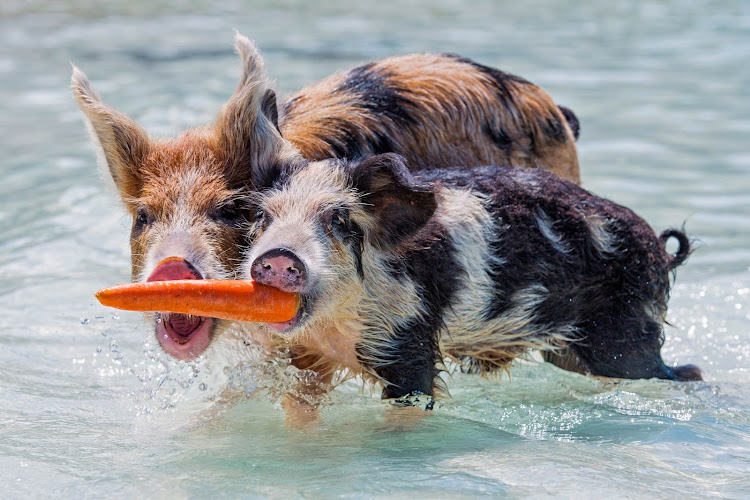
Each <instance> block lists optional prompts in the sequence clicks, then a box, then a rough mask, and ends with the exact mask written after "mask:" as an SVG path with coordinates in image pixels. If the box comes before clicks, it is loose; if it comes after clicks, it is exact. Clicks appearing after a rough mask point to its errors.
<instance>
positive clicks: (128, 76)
mask: <svg viewBox="0 0 750 500" xmlns="http://www.w3.org/2000/svg"><path fill="white" fill-rule="evenodd" d="M208 5H209V2H202V1H197V0H196V1H187V0H185V1H182V2H165V1H160V0H152V1H149V2H145V1H143V0H137V1H132V2H128V3H127V7H122V6H120V7H114V6H110V5H103V4H102V3H101V2H96V1H94V0H76V1H72V2H43V1H40V0H38V1H20V0H19V1H16V0H9V1H7V0H6V1H4V2H3V3H2V4H0V14H1V17H0V93H1V94H0V95H1V96H2V99H0V158H1V160H0V492H1V493H2V497H4V498H6V497H7V498H27V497H29V496H33V497H67V498H69V497H84V498H88V497H103V496H107V497H133V496H136V495H140V496H147V497H160V496H165V495H166V496H169V497H178V498H179V497H221V496H224V497H232V498H236V497H272V498H287V497H312V498H319V497H330V496H347V497H357V498H361V497H396V498H405V497H415V496H417V497H423V496H424V497H442V498H454V497H474V496H482V495H493V496H507V497H512V498H520V497H548V496H561V497H569V498H573V497H575V498H602V497H607V498H610V497H646V496H649V497H662V498H675V497H688V498H697V497H727V498H749V497H750V175H748V174H750V140H749V137H750V93H749V91H748V89H750V4H748V3H747V2H743V1H737V2H708V1H695V2H690V3H687V2H682V1H653V2H626V1H614V2H588V1H581V2H575V3H569V2H532V3H528V2H491V1H483V2H473V3H471V4H464V3H461V2H457V1H455V0H454V1H448V2H435V1H430V2H427V1H413V2H387V3H384V5H380V4H378V5H374V2H373V3H372V5H369V6H358V5H354V4H353V3H352V2H338V1H332V0H327V1H325V2H323V3H316V4H315V5H314V6H313V3H312V2H299V3H297V2H291V1H286V2H257V3H255V4H254V5H247V4H246V3H245V2H239V1H235V2H223V3H222V8H221V9H219V8H216V7H209V6H208ZM233 28H237V29H239V30H240V31H242V32H243V33H244V34H247V35H249V36H250V37H252V38H254V39H256V41H257V42H258V44H259V46H260V48H261V50H262V51H263V53H264V56H265V58H266V62H267V65H268V67H269V71H270V73H271V75H272V76H273V77H274V78H276V79H277V81H278V89H279V91H280V93H281V94H289V93H291V92H292V91H294V90H295V89H298V88H300V87H301V86H302V85H304V84H306V83H308V82H311V81H314V80H316V79H318V78H322V77H323V76H325V75H328V74H330V73H331V72H333V71H336V70H342V69H345V68H348V67H351V66H353V65H354V64H357V63H360V62H363V61H366V60H369V59H374V58H378V57H383V56H387V55H391V54H397V53H407V52H425V51H430V52H443V51H447V52H458V53H461V54H464V55H467V56H470V57H473V58H475V59H477V60H478V61H480V62H482V63H485V64H489V65H493V66H497V67H500V68H502V69H504V70H507V71H511V72H514V73H516V74H519V75H522V76H524V77H526V78H528V79H530V80H531V81H533V82H535V83H537V84H540V85H541V86H543V87H544V88H545V89H546V90H547V91H548V92H549V93H550V94H551V95H552V96H553V97H554V98H555V100H556V101H557V102H559V103H560V104H564V105H566V106H568V107H570V108H571V109H573V110H574V111H575V112H576V113H577V115H578V117H579V119H580V121H581V124H582V135H581V139H580V141H579V151H580V156H581V165H582V170H583V179H584V183H585V185H586V187H588V188H589V189H591V190H593V191H594V192H596V193H598V194H601V195H605V196H607V197H609V198H612V199H614V200H615V201H618V202H620V203H623V204H625V205H628V206H630V207H632V208H633V209H635V210H636V211H637V212H638V213H640V214H641V215H643V216H644V217H645V218H646V219H647V220H648V221H649V222H650V223H651V224H652V225H653V226H654V227H655V228H656V229H657V230H661V229H663V228H665V227H668V226H673V225H678V226H679V225H681V224H683V222H684V223H685V224H686V228H687V230H688V231H689V232H690V233H691V235H692V236H694V237H695V238H697V239H698V240H699V243H700V244H699V247H698V249H697V250H696V251H695V253H694V254H693V256H691V258H690V260H689V262H688V264H687V265H686V266H684V267H683V268H681V269H680V270H679V274H678V278H677V283H676V285H675V288H674V293H673V297H672V300H671V302H670V312H669V316H668V320H669V322H670V323H671V325H673V326H672V327H668V328H667V331H666V334H667V343H666V345H665V348H664V350H663V353H664V358H665V359H666V360H667V361H668V362H670V363H673V364H676V363H687V362H692V363H696V364H698V365H700V366H701V367H702V368H703V369H704V372H705V375H706V382H704V383H691V384H675V383H668V382H661V381H626V382H616V381H606V380H597V379H593V378H587V377H583V376H579V375H575V374H570V373H566V372H563V371H561V370H558V369H556V368H554V367H551V366H549V365H545V364H538V363H532V362H523V363H518V364H517V365H515V366H514V367H513V369H512V371H511V378H510V379H508V378H507V377H505V378H503V379H502V380H500V381H498V380H493V381H488V380H482V379H479V378H476V377H471V376H463V375H458V374H456V375H453V376H451V377H448V379H447V381H448V387H449V389H450V392H451V398H447V399H444V400H443V401H442V402H441V404H440V405H438V407H437V408H436V410H435V411H434V412H433V413H432V414H431V415H428V416H426V417H425V418H421V419H419V418H413V417H410V416H404V415H401V414H399V413H398V412H397V411H395V410H394V409H393V408H390V407H389V406H388V405H387V404H386V403H383V402H381V401H380V400H378V399H377V398H376V397H374V396H373V395H371V394H369V393H367V392H362V391H360V390H359V387H358V385H357V384H356V383H352V384H348V385H345V386H343V387H341V388H340V389H339V390H337V391H335V392H334V393H333V394H332V395H331V399H330V402H329V404H328V405H327V406H326V407H325V409H324V410H323V414H322V418H321V421H320V422H319V423H318V424H317V425H314V426H311V427H308V428H305V429H303V430H295V429H292V428H289V427H287V426H286V425H285V422H284V415H283V412H282V411H281V409H280V407H279V401H278V394H277V392H276V391H274V390H272V389H268V388H265V389H264V387H269V386H270V387H274V385H276V386H278V385H279V384H283V382H284V380H286V379H287V378H288V377H294V373H288V372H283V368H280V367H277V366H271V365H264V364H261V363H258V362H253V361H247V360H246V362H244V363H242V364H239V365H238V361H239V360H233V361H225V362H223V363H220V362H216V363H214V364H210V363H207V362H206V361H198V362H196V363H192V364H178V363H176V362H174V361H172V360H169V359H166V358H165V357H164V356H163V355H161V354H160V353H159V352H158V351H157V349H156V345H155V343H154V342H153V341H151V339H150V338H148V336H147V334H146V328H145V325H144V324H143V322H142V320H141V319H140V317H139V316H138V315H137V314H130V313H113V311H112V310H108V309H105V308H103V307H101V306H99V305H97V304H95V303H94V299H93V297H92V293H93V292H94V291H95V290H97V289H99V288H101V287H103V286H106V285H109V284H113V283H118V282H123V281H127V280H128V278H129V253H128V242H127V235H128V228H129V224H130V222H129V220H128V219H127V218H126V217H125V216H124V214H123V211H122V210H121V209H120V207H119V205H118V202H117V200H116V199H115V197H114V195H113V194H112V193H111V192H109V191H107V189H106V188H105V186H104V184H103V183H102V182H100V180H99V179H98V177H97V175H98V174H97V169H96V166H95V161H94V155H93V152H92V149H91V147H90V145H89V143H88V137H87V135H86V132H85V129H84V126H83V122H82V119H81V116H80V113H79V111H78V110H77V108H76V107H75V105H74V103H73V100H72V98H71V96H70V92H69V89H68V88H67V87H68V82H69V78H70V61H73V62H75V63H76V64H77V65H79V66H80V67H81V68H82V69H83V70H84V71H86V72H87V74H88V75H89V77H90V78H91V79H92V81H93V82H94V84H95V85H96V87H97V89H98V90H99V91H100V92H101V93H102V94H103V96H104V98H105V100H106V101H107V102H108V103H110V104H112V105H114V106H115V107H117V108H118V109H120V110H122V111H124V112H126V113H128V114H130V115H131V116H133V117H135V118H136V119H137V120H138V121H139V122H140V123H142V124H143V125H144V126H146V128H147V129H148V130H149V131H150V132H152V133H153V134H155V135H169V134H174V133H176V132H177V131H179V130H182V129H184V128H186V127H189V126H194V125H198V124H202V123H205V122H207V121H209V120H211V119H212V118H213V116H214V115H215V113H216V112H217V110H218V109H219V107H220V106H221V104H222V103H223V102H224V100H226V98H227V97H228V96H229V95H230V93H231V92H232V90H233V89H234V87H235V85H236V81H237V79H238V76H239V62H238V60H237V57H236V56H235V55H234V54H233V51H232V48H231V42H232V37H233V32H232V29H233ZM226 387H231V388H232V389H233V390H235V393H236V394H240V395H241V396H240V397H239V398H238V401H237V402H236V403H235V404H225V403H222V402H221V401H220V399H221V397H222V396H221V395H222V391H223V389H224V388H226Z"/></svg>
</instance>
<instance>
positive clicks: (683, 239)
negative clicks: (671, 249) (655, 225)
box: [659, 229, 692, 271]
mask: <svg viewBox="0 0 750 500" xmlns="http://www.w3.org/2000/svg"><path fill="white" fill-rule="evenodd" d="M669 238H676V239H677V242H678V243H679V244H680V246H679V247H678V248H677V252H675V253H674V254H673V255H669V270H670V271H671V270H672V269H674V268H676V267H677V266H679V265H681V264H682V263H683V262H685V259H687V258H688V256H689V255H690V252H692V248H691V247H690V239H689V238H688V237H687V234H685V232H684V231H680V230H679V229H667V230H666V231H664V232H663V233H661V236H659V241H660V242H661V245H662V247H663V248H666V245H667V240H669Z"/></svg>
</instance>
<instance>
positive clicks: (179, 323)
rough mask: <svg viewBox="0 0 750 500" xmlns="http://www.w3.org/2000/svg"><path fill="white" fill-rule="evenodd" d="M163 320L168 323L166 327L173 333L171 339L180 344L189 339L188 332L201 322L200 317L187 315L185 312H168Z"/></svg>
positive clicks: (192, 330)
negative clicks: (173, 335)
mask: <svg viewBox="0 0 750 500" xmlns="http://www.w3.org/2000/svg"><path fill="white" fill-rule="evenodd" d="M165 320H166V322H167V323H168V324H169V328H168V329H169V330H171V332H172V333H174V334H175V337H173V340H174V341H175V342H177V343H180V344H184V343H185V342H187V341H188V340H190V334H191V333H193V332H194V331H195V330H196V329H197V328H198V327H199V326H201V323H202V318H201V317H199V316H188V315H187V314H169V315H168V316H167V317H166V318H165ZM180 337H181V338H180Z"/></svg>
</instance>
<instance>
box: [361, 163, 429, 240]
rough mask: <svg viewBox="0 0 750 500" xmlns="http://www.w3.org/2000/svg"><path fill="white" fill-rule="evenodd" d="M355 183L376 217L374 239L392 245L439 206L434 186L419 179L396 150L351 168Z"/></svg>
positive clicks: (420, 223) (425, 219)
mask: <svg viewBox="0 0 750 500" xmlns="http://www.w3.org/2000/svg"><path fill="white" fill-rule="evenodd" d="M350 176H351V181H352V186H353V187H354V188H355V189H356V190H357V191H359V192H360V193H361V200H362V203H363V204H364V206H365V209H366V210H368V211H369V212H370V213H371V214H372V215H373V216H374V217H375V221H374V224H373V227H372V230H371V233H370V234H371V236H372V238H373V243H374V244H375V245H376V246H377V247H379V248H380V249H381V250H387V249H389V248H392V247H394V246H396V245H398V244H399V243H401V242H402V241H404V240H406V239H407V238H409V237H411V236H413V235H414V234H416V233H417V231H419V230H420V229H422V227H424V225H425V224H427V221H429V220H430V218H431V217H432V215H433V214H434V213H435V209H436V208H437V200H436V199H435V192H434V189H433V188H432V186H430V185H429V184H424V183H420V182H418V181H417V180H416V179H414V177H413V176H412V175H411V173H410V172H409V169H408V168H407V167H406V164H405V163H404V159H403V158H401V157H400V156H399V155H397V154H394V153H386V154H382V155H378V156H372V157H370V158H368V159H366V160H364V161H362V162H361V163H359V164H356V165H354V166H353V167H352V168H351V171H350Z"/></svg>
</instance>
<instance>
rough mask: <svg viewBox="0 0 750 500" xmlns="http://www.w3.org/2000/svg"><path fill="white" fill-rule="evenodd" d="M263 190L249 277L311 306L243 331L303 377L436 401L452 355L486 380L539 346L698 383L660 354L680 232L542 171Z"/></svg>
mask: <svg viewBox="0 0 750 500" xmlns="http://www.w3.org/2000/svg"><path fill="white" fill-rule="evenodd" d="M266 181H267V182H266V184H267V186H268V187H267V188H266V189H265V190H263V191H262V192H260V194H259V195H258V196H257V198H256V199H255V201H256V204H257V207H256V212H255V213H256V216H255V223H254V225H253V227H252V229H251V231H250V235H249V241H250V250H249V251H248V254H247V258H246V264H245V267H244V272H245V274H246V277H252V278H254V279H255V280H257V281H259V282H262V283H266V284H270V285H274V286H277V287H279V288H282V289H284V290H288V291H296V292H300V293H301V296H302V303H303V306H302V308H301V309H300V313H299V314H298V315H297V317H296V318H294V319H293V320H291V321H289V322H287V323H283V324H266V325H250V326H249V327H248V328H249V332H250V333H251V335H252V337H253V338H254V339H255V340H256V341H257V342H260V343H262V344H263V345H265V346H266V347H269V348H273V347H286V348H289V352H292V353H293V356H294V360H293V362H294V363H295V364H296V365H297V366H299V367H301V368H310V369H313V370H316V371H318V372H319V373H321V374H322V375H323V376H324V377H325V376H330V375H331V374H332V373H333V372H334V371H335V370H338V369H342V368H344V369H347V370H348V373H351V374H362V375H363V376H364V377H365V378H366V379H369V380H372V381H377V382H380V383H382V384H383V386H384V390H383V397H387V398H391V397H400V396H403V395H406V394H409V393H425V394H434V392H435V389H436V384H437V383H438V381H439V378H438V373H439V371H440V368H439V367H440V366H441V362H442V360H443V358H444V357H446V356H447V357H450V358H453V359H455V360H457V361H459V362H460V363H462V364H463V366H464V368H466V369H467V370H469V371H476V372H481V373H487V372H492V371H493V370H498V369H503V368H507V366H508V364H509V363H510V361H511V360H512V359H513V358H515V357H517V356H519V355H522V354H523V353H524V352H525V351H527V350H528V349H530V348H535V349H541V350H543V351H544V352H546V353H547V354H546V356H547V358H548V359H549V360H551V361H553V362H555V363H556V364H558V365H560V366H562V367H564V368H566V369H570V370H574V371H578V372H582V373H589V374H593V375H602V376H608V377H621V378H651V377H656V378H662V379H670V380H700V379H701V372H700V370H699V369H698V368H697V367H695V366H692V365H685V366H677V367H669V366H666V365H665V364H664V362H663V361H662V358H661V354H660V349H661V346H662V343H663V330H662V325H663V323H664V318H665V314H666V310H667V299H668V296H669V287H670V282H669V278H670V276H669V275H670V271H672V270H673V269H675V268H676V267H677V266H678V265H680V264H681V263H682V262H683V261H684V260H685V258H686V257H687V255H688V253H689V248H690V243H689V241H688V239H687V237H686V236H685V234H684V233H683V232H681V231H676V230H668V231H665V232H664V233H662V235H661V236H660V237H657V236H656V235H655V234H654V232H653V231H652V229H651V228H650V227H649V226H648V224H647V223H646V222H645V221H644V220H643V219H641V218H639V217H638V216H637V215H635V214H634V213H633V212H631V211H630V210H628V209H627V208H625V207H622V206H620V205H617V204H615V203H612V202H610V201H608V200H605V199H602V198H598V197H596V196H594V195H592V194H590V193H588V192H587V191H585V190H583V189H581V188H580V187H578V186H576V185H575V184H573V183H570V182H567V181H564V180H561V179H559V178H557V177H555V176H554V175H550V174H548V173H545V172H542V171H538V170H526V169H513V168H504V167H481V168H474V169H464V168H461V169H449V170H448V169H443V170H431V171H422V172H417V173H410V172H409V171H408V169H407V168H406V166H405V165H404V163H403V161H402V159H401V157H399V156H397V155H394V154H385V155H380V156H374V157H371V158H369V159H367V160H365V161H362V162H361V163H346V162H343V161H340V160H327V161H323V162H316V163H310V164H308V165H307V166H305V167H304V168H298V169H296V170H293V171H287V172H277V174H276V176H275V177H274V176H273V175H272V176H271V177H269V178H268V179H267V180H266ZM671 237H674V238H676V239H677V241H678V242H679V249H678V251H677V253H676V254H674V255H670V254H667V253H666V251H665V242H666V240H668V239H669V238H671Z"/></svg>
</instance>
